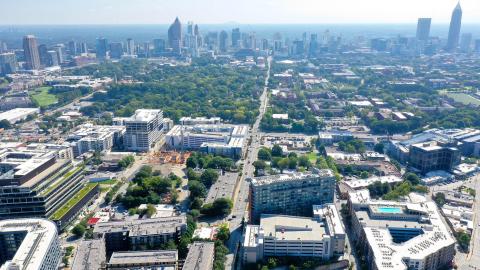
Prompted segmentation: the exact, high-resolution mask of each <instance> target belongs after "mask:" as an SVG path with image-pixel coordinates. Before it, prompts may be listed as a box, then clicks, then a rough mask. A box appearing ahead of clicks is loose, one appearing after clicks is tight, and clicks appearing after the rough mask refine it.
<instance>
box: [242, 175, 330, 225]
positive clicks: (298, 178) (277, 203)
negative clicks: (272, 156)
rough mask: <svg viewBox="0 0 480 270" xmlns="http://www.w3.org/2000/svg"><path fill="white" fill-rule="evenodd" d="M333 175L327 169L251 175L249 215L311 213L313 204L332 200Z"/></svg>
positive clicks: (255, 216)
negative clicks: (309, 171) (311, 171)
mask: <svg viewBox="0 0 480 270" xmlns="http://www.w3.org/2000/svg"><path fill="white" fill-rule="evenodd" d="M334 191H335V177H334V174H333V172H332V171H330V170H316V171H314V172H313V173H293V174H281V175H271V176H265V177H258V178H254V179H252V180H251V182H250V200H251V201H250V208H251V209H250V216H251V219H252V220H253V221H254V222H256V221H258V220H259V218H260V215H261V214H282V215H301V216H302V215H303V216H310V215H311V207H312V205H321V204H325V203H331V202H333V197H334Z"/></svg>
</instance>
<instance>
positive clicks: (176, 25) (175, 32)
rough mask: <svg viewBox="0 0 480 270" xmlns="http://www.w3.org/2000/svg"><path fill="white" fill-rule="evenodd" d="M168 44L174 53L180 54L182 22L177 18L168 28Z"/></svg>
mask: <svg viewBox="0 0 480 270" xmlns="http://www.w3.org/2000/svg"><path fill="white" fill-rule="evenodd" d="M168 45H169V46H170V48H172V50H173V52H174V53H177V54H180V53H181V50H182V23H181V22H180V20H179V19H178V17H177V18H176V19H175V21H174V22H173V24H172V25H171V26H170V28H168Z"/></svg>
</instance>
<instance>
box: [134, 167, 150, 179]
mask: <svg viewBox="0 0 480 270" xmlns="http://www.w3.org/2000/svg"><path fill="white" fill-rule="evenodd" d="M152 174H153V169H152V167H150V166H143V167H142V168H140V170H139V171H138V173H137V175H136V176H135V180H141V179H144V178H147V177H150V176H152Z"/></svg>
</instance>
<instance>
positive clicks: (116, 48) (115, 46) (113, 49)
mask: <svg viewBox="0 0 480 270" xmlns="http://www.w3.org/2000/svg"><path fill="white" fill-rule="evenodd" d="M122 56H123V44H122V43H121V42H112V43H110V58H112V59H120V58H122Z"/></svg>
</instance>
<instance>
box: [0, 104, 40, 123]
mask: <svg viewBox="0 0 480 270" xmlns="http://www.w3.org/2000/svg"><path fill="white" fill-rule="evenodd" d="M38 113H40V109H38V108H15V109H11V110H9V111H6V112H2V113H0V121H1V120H7V121H8V122H9V123H10V124H15V123H18V122H20V121H23V120H25V119H27V117H28V116H29V115H34V114H38Z"/></svg>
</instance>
